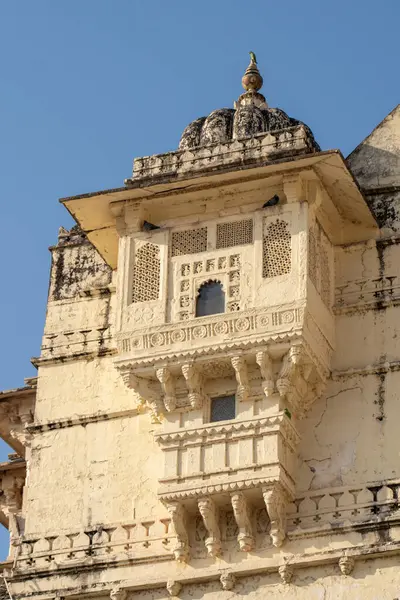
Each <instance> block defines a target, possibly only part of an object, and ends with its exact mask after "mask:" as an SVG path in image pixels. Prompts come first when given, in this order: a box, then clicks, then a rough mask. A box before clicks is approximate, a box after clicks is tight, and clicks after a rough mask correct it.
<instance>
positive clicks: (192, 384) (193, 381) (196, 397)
mask: <svg viewBox="0 0 400 600" xmlns="http://www.w3.org/2000/svg"><path fill="white" fill-rule="evenodd" d="M182 374H183V376H184V378H185V380H186V385H187V388H188V391H189V402H190V405H191V406H192V408H195V409H196V408H201V407H202V406H203V400H204V392H203V377H202V374H201V372H200V371H199V369H198V367H197V366H196V365H195V364H194V363H185V364H184V365H182Z"/></svg>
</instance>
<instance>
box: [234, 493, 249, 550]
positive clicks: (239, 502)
mask: <svg viewBox="0 0 400 600" xmlns="http://www.w3.org/2000/svg"><path fill="white" fill-rule="evenodd" d="M231 502H232V508H233V514H234V515H235V520H236V523H237V526H238V528H239V534H238V537H237V539H238V542H239V548H240V549H241V550H242V551H243V552H250V551H251V550H252V549H253V548H254V535H253V530H252V526H251V515H250V507H249V505H248V502H247V499H246V497H245V495H244V494H243V492H238V493H237V494H233V495H232V496H231Z"/></svg>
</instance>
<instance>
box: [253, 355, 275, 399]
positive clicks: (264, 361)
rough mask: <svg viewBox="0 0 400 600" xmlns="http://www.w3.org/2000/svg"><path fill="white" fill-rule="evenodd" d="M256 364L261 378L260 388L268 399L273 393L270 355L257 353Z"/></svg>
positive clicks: (273, 385)
mask: <svg viewBox="0 0 400 600" xmlns="http://www.w3.org/2000/svg"><path fill="white" fill-rule="evenodd" d="M256 362H257V364H258V366H259V367H260V371H261V377H262V378H263V382H262V388H263V392H264V394H265V397H266V398H269V397H270V396H272V394H273V393H274V389H275V381H274V372H273V365H272V360H271V357H270V355H269V354H268V352H267V351H264V352H257V354H256Z"/></svg>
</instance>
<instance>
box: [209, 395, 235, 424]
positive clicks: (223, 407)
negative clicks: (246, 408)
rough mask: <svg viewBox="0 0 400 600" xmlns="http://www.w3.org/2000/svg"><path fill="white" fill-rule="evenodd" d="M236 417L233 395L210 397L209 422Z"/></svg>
mask: <svg viewBox="0 0 400 600" xmlns="http://www.w3.org/2000/svg"><path fill="white" fill-rule="evenodd" d="M235 417H236V399H235V396H234V395H232V396H219V397H218V398H211V411H210V422H214V421H228V420H229V419H234V418H235Z"/></svg>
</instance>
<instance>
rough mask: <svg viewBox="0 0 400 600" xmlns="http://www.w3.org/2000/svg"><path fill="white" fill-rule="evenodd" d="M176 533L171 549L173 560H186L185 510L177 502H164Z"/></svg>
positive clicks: (187, 553)
mask: <svg viewBox="0 0 400 600" xmlns="http://www.w3.org/2000/svg"><path fill="white" fill-rule="evenodd" d="M164 504H165V506H166V508H167V510H168V512H169V515H170V517H171V521H172V524H173V526H174V529H175V533H176V544H175V546H174V548H173V549H172V551H173V553H174V556H175V560H177V561H178V562H187V561H188V560H189V556H190V552H189V536H188V532H187V515H186V510H185V508H184V507H183V505H182V504H180V503H179V502H164Z"/></svg>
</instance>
